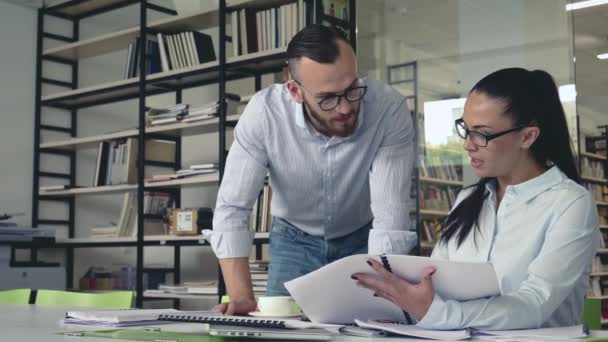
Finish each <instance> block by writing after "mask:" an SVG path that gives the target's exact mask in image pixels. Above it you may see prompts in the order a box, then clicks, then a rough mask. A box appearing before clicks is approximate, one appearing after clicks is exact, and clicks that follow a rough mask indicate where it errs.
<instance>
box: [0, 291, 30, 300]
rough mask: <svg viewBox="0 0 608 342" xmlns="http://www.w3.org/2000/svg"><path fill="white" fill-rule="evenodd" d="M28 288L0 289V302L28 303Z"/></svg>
mask: <svg viewBox="0 0 608 342" xmlns="http://www.w3.org/2000/svg"><path fill="white" fill-rule="evenodd" d="M31 293H32V290H30V289H17V290H6V291H0V304H29V303H30V294H31Z"/></svg>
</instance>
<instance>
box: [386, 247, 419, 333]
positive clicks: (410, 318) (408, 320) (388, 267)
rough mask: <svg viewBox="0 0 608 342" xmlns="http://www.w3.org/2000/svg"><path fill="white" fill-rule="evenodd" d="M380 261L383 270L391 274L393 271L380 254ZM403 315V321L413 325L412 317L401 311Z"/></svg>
mask: <svg viewBox="0 0 608 342" xmlns="http://www.w3.org/2000/svg"><path fill="white" fill-rule="evenodd" d="M380 260H382V266H384V269H385V270H387V271H389V272H390V273H393V270H392V269H391V265H390V264H389V263H388V259H387V258H386V255H385V254H382V255H381V256H380ZM403 315H404V316H405V321H406V322H407V324H410V325H412V324H414V321H413V320H412V317H410V314H409V313H407V311H405V310H403Z"/></svg>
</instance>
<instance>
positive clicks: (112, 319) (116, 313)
mask: <svg viewBox="0 0 608 342" xmlns="http://www.w3.org/2000/svg"><path fill="white" fill-rule="evenodd" d="M177 312H179V310H175V309H139V310H135V309H134V310H91V311H68V312H67V313H66V315H65V316H66V317H65V318H64V320H63V323H66V324H82V325H95V326H114V327H121V326H138V325H150V324H159V323H160V324H162V323H164V322H163V321H159V320H158V317H159V316H160V315H163V314H174V313H177Z"/></svg>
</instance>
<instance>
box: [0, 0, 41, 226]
mask: <svg viewBox="0 0 608 342" xmlns="http://www.w3.org/2000/svg"><path fill="white" fill-rule="evenodd" d="M0 42H2V50H1V52H0V108H2V109H1V110H0V122H1V124H0V213H3V212H25V214H26V216H24V217H19V218H17V219H16V221H17V222H19V223H20V224H31V206H32V200H31V198H32V177H33V173H32V164H33V158H34V155H33V146H34V135H33V133H34V83H35V82H34V77H35V52H36V12H35V11H34V10H32V9H31V8H26V7H21V6H17V5H14V4H9V3H5V2H0Z"/></svg>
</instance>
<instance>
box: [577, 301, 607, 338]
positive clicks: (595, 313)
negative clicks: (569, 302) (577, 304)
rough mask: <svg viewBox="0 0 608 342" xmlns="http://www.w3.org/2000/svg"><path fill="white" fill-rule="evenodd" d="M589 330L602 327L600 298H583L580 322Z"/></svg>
mask: <svg viewBox="0 0 608 342" xmlns="http://www.w3.org/2000/svg"><path fill="white" fill-rule="evenodd" d="M581 323H583V324H584V325H586V326H587V328H588V329H589V330H600V329H602V303H601V300H600V299H596V298H585V302H584V304H583V318H582V322H581Z"/></svg>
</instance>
